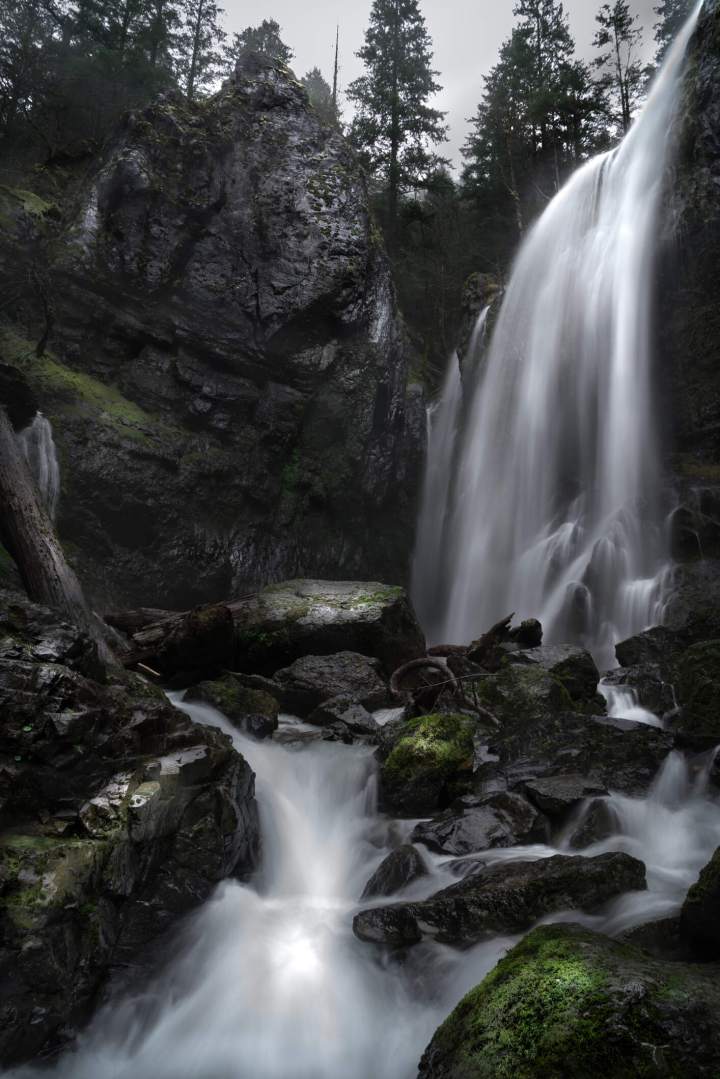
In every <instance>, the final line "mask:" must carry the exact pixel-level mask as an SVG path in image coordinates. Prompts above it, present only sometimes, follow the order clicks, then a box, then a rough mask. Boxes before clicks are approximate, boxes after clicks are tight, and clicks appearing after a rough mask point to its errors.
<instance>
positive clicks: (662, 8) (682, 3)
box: [653, 0, 694, 65]
mask: <svg viewBox="0 0 720 1079" xmlns="http://www.w3.org/2000/svg"><path fill="white" fill-rule="evenodd" d="M693 5H694V0H660V3H659V4H656V6H655V8H654V9H653V10H654V11H655V14H656V15H657V17H658V21H657V22H656V23H655V41H656V42H657V53H656V55H655V63H656V64H658V65H660V64H661V63H662V62H663V60H664V59H665V56H666V54H667V51H668V49H669V48H670V46H671V45H672V43H673V41H674V40H675V38H676V37H677V34H678V31H679V30H680V29H681V27H682V25H683V23H684V22H685V20H686V19H688V18H689V17H690V12H691V11H692V9H693Z"/></svg>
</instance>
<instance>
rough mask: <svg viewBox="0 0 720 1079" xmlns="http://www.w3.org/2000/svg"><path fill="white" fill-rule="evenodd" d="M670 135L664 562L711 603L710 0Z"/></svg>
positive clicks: (713, 56) (661, 333) (719, 345)
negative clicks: (670, 504) (673, 564)
mask: <svg viewBox="0 0 720 1079" xmlns="http://www.w3.org/2000/svg"><path fill="white" fill-rule="evenodd" d="M677 136H678V148H677V153H676V158H675V165H674V170H673V174H672V175H671V177H670V182H669V184H668V207H667V208H668V212H667V221H668V226H669V227H668V230H667V231H668V235H667V239H666V243H665V246H664V248H663V252H662V258H661V267H660V278H661V280H660V296H659V300H658V306H657V318H656V326H657V331H658V340H657V344H658V358H659V368H660V376H661V392H662V410H661V412H662V417H663V432H664V446H665V448H666V450H667V452H668V455H669V461H668V464H669V472H670V478H671V482H672V484H673V487H674V489H675V491H676V492H677V494H678V496H679V503H678V508H677V510H676V511H675V514H674V516H673V530H672V543H673V555H674V556H675V558H676V559H677V560H679V561H680V562H681V563H684V564H685V566H684V568H683V569H682V571H681V573H680V575H679V580H680V590H681V591H682V590H683V588H685V590H687V589H688V588H689V589H690V590H693V589H697V582H696V578H697V579H698V580H699V584H700V587H699V593H698V595H700V593H701V594H702V595H705V596H706V597H709V595H710V593H709V592H708V589H710V591H711V592H712V596H713V597H717V596H718V589H719V588H720V584H718V583H717V582H718V581H720V562H718V563H716V562H714V561H712V560H716V559H720V273H718V267H720V2H719V0H705V3H704V5H703V9H702V11H701V13H700V17H699V21H698V25H697V29H696V31H695V34H694V35H693V38H692V40H691V42H690V46H689V49H688V66H687V73H686V77H685V80H684V86H683V95H682V99H681V102H680V107H679V111H678V118H677ZM708 559H709V560H711V561H710V562H706V564H705V566H704V567H703V566H701V565H700V562H701V560H708ZM700 578H701V579H700ZM693 582H695V583H693ZM713 582H715V583H713ZM711 584H712V588H710V586H711ZM713 602H715V598H713Z"/></svg>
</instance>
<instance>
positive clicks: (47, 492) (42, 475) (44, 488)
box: [17, 412, 60, 521]
mask: <svg viewBox="0 0 720 1079" xmlns="http://www.w3.org/2000/svg"><path fill="white" fill-rule="evenodd" d="M17 437H18V442H19V443H20V447H21V449H22V451H23V453H24V455H25V459H26V461H27V463H28V465H29V466H30V472H31V473H32V476H33V479H34V480H35V483H36V484H37V488H38V491H39V492H40V498H41V499H42V502H43V505H44V506H45V509H46V510H47V512H48V515H49V517H50V519H51V520H52V521H54V520H55V517H56V515H57V507H58V501H59V499H60V465H59V464H58V457H57V450H56V448H55V440H54V439H53V433H52V425H51V424H50V421H49V420H48V419H46V417H45V416H43V414H42V412H37V413H36V414H35V418H34V419H33V421H32V423H31V424H30V425H29V426H28V427H26V428H25V429H24V430H23V431H21V432H20V434H19V435H18V436H17Z"/></svg>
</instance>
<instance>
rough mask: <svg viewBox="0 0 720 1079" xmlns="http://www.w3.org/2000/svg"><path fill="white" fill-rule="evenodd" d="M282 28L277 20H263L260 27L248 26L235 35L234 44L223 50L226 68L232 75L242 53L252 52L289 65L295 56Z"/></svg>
mask: <svg viewBox="0 0 720 1079" xmlns="http://www.w3.org/2000/svg"><path fill="white" fill-rule="evenodd" d="M281 32H282V28H281V26H280V24H279V23H278V22H276V21H275V19H263V21H262V22H261V23H260V25H259V26H246V27H245V29H244V30H243V31H241V33H239V34H233V38H232V42H231V44H230V45H228V46H226V48H225V49H224V50H223V57H224V68H225V71H226V72H227V73H228V74H232V72H233V70H234V68H235V63H236V61H237V59H238V57H239V55H240V53H241V52H245V51H246V50H251V51H252V52H261V53H264V54H265V55H266V56H272V57H273V59H274V60H279V61H280V62H281V63H283V64H289V63H290V61H291V60H292V58H293V56H294V55H295V54H294V53H293V51H292V49H291V48H290V47H289V46H288V45H286V44H285V42H284V41H283V39H282V37H281V36H280V34H281Z"/></svg>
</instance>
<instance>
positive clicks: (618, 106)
mask: <svg viewBox="0 0 720 1079" xmlns="http://www.w3.org/2000/svg"><path fill="white" fill-rule="evenodd" d="M596 22H597V23H598V25H599V27H600V29H599V30H598V31H597V33H596V34H595V38H594V40H593V45H594V47H595V48H596V49H600V50H602V51H601V53H600V55H599V56H598V57H596V59H595V60H594V61H593V65H594V67H595V68H596V70H597V71H598V73H599V79H598V84H599V86H600V88H601V90H602V92H603V93H604V94H605V96H606V99H607V101H608V112H609V115H610V117H611V118H612V120H613V122H614V123H615V124H616V125H617V128H618V129H619V131H620V132H621V133H622V134H625V132H626V131H627V130H628V128H629V127H630V124H631V123H632V118H633V113H634V112H635V109H636V107H637V105H638V102H639V101H640V98H641V97H642V93H643V85H644V81H645V79H644V71H643V67H642V65H641V63H640V61H639V59H638V54H639V52H640V49H641V47H642V29H641V28H640V27H639V26H638V16H637V15H632V14H631V13H630V5H629V3H627V0H614V3H612V4H603V6H602V7H601V8H600V11H599V12H598V14H597V15H596Z"/></svg>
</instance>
